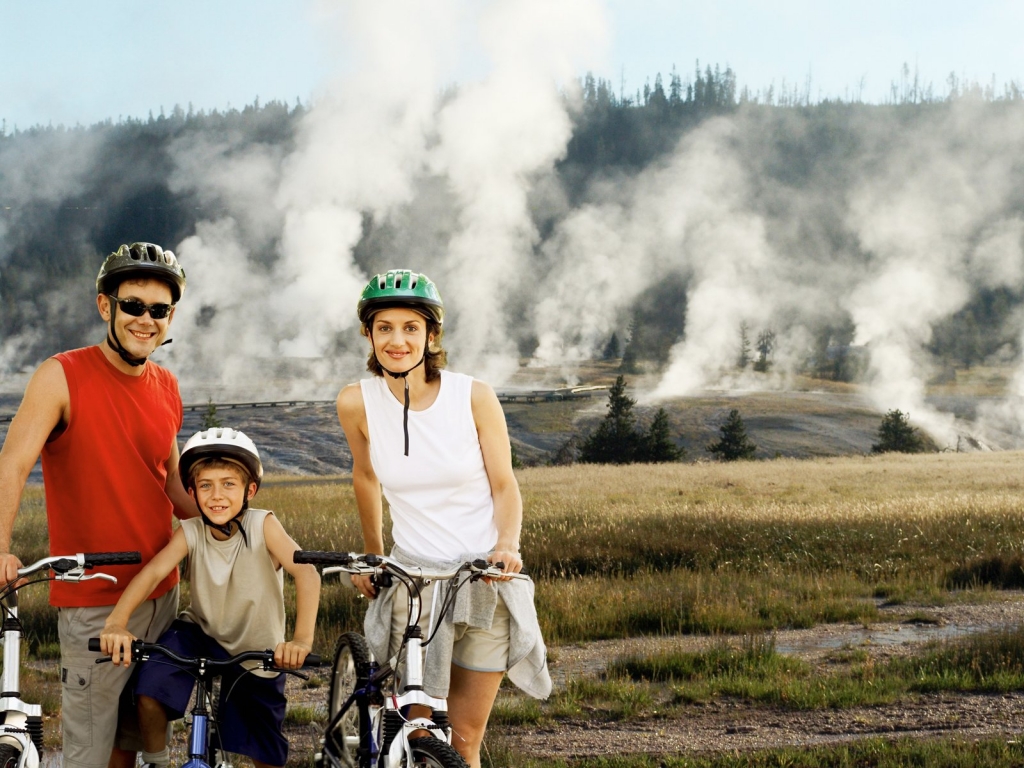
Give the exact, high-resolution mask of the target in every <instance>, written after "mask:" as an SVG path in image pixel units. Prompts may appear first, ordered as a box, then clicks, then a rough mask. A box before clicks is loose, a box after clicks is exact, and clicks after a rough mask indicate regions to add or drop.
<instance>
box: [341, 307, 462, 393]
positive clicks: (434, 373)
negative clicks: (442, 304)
mask: <svg viewBox="0 0 1024 768" xmlns="http://www.w3.org/2000/svg"><path fill="white" fill-rule="evenodd" d="M408 309H411V310H412V311H414V312H416V313H417V314H421V313H420V312H419V310H417V309H416V307H408ZM375 315H376V313H374V315H371V316H370V317H369V319H367V321H366V322H365V323H363V325H362V327H361V328H360V329H359V330H360V332H361V333H362V334H363V336H366V337H367V338H371V336H370V334H371V325H372V324H373V318H374V316H375ZM422 317H423V319H424V320H426V321H427V338H428V339H429V338H430V337H431V336H433V337H434V339H433V341H430V342H428V344H427V348H426V351H425V352H424V355H423V358H424V359H423V372H424V373H425V374H426V377H427V381H434V379H436V378H438V377H440V375H441V369H442V368H444V367H445V366H446V365H448V353H447V352H445V349H444V347H442V346H441V337H442V336H443V335H444V328H442V327H441V324H440V323H439V322H437V321H436V320H435V319H434V318H432V317H428V316H427V315H422ZM366 370H368V371H369V372H370V373H372V374H373V375H374V376H383V375H384V368H383V367H381V364H380V363H379V362H378V361H377V356H376V355H375V354H374V349H373V346H372V344H371V346H370V356H369V357H368V358H367V359H366Z"/></svg>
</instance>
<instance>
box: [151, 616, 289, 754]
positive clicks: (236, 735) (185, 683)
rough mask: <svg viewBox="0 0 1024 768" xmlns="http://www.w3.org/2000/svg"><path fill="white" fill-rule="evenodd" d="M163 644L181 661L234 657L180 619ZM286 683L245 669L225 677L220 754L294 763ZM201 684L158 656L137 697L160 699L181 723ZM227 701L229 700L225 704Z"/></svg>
mask: <svg viewBox="0 0 1024 768" xmlns="http://www.w3.org/2000/svg"><path fill="white" fill-rule="evenodd" d="M159 642H160V644H161V645H166V646H167V647H168V648H170V649H171V650H173V651H174V652H175V653H177V654H178V655H180V656H203V657H206V658H209V659H226V658H228V657H229V656H231V654H230V653H228V652H227V651H225V650H224V649H223V648H222V647H221V646H220V645H219V644H218V643H217V642H216V641H215V640H214V639H213V638H211V637H210V636H209V635H207V634H206V633H205V632H203V630H201V629H200V628H199V627H198V626H197V625H196V624H193V623H192V622H189V621H181V620H176V621H175V622H174V623H173V624H171V627H170V629H168V630H167V631H166V632H164V633H163V635H161V636H160V640H159ZM254 650H255V649H254ZM284 680H285V676H284V675H278V676H277V677H274V678H266V677H258V676H257V675H252V674H247V673H244V670H242V669H241V667H239V668H237V671H236V670H235V669H229V670H227V671H225V672H224V674H223V675H222V677H221V684H220V703H219V704H218V705H217V710H216V711H217V723H218V726H219V728H218V733H219V735H220V743H219V744H218V745H217V746H218V747H219V748H220V749H222V750H224V751H225V752H234V753H236V754H239V755H246V756H248V757H251V758H253V759H254V760H260V761H261V762H264V763H267V764H268V765H284V764H285V763H286V762H287V761H288V740H287V739H286V738H285V737H284V734H283V733H282V731H281V727H282V725H283V724H284V712H285V705H286V703H287V702H286V699H285V696H284ZM195 684H196V681H195V678H194V677H192V675H191V674H190V673H189V672H186V671H184V670H182V669H179V668H178V667H176V666H174V665H173V664H172V663H169V662H162V661H161V660H160V656H159V655H158V654H153V655H152V656H151V657H150V661H145V662H142V663H140V664H139V671H138V680H137V681H136V684H135V693H136V695H141V696H149V697H150V698H152V699H156V700H157V701H159V702H160V703H161V704H163V705H164V708H165V709H166V710H167V711H168V717H170V719H172V720H177V719H178V718H181V717H183V716H184V714H185V712H186V711H187V710H188V709H189V704H190V702H191V699H192V689H193V688H194V687H195ZM225 697H228V698H227V699H226V700H225Z"/></svg>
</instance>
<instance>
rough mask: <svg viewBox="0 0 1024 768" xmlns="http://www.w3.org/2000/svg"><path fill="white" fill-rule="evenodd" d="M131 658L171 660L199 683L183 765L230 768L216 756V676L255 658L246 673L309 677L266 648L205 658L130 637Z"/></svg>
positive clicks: (313, 659)
mask: <svg viewBox="0 0 1024 768" xmlns="http://www.w3.org/2000/svg"><path fill="white" fill-rule="evenodd" d="M89 650H90V651H96V652H98V651H99V650H100V639H99V638H98V637H93V638H90V639H89ZM106 661H110V658H109V657H107V658H103V659H97V660H96V663H97V664H101V663H103V662H106ZM132 661H135V662H139V661H144V662H154V663H158V664H170V665H171V666H175V667H178V668H179V669H184V670H186V671H187V672H189V673H190V674H191V675H192V676H193V677H194V678H195V679H196V682H197V683H198V685H196V691H195V696H194V698H193V702H194V703H193V706H192V711H191V720H192V725H191V729H190V731H189V738H188V760H187V761H186V762H185V763H184V764H183V765H182V768H230V763H228V762H227V761H226V760H224V759H220V758H219V757H218V756H219V755H220V756H222V755H224V754H225V753H224V750H223V749H222V748H221V742H220V737H219V734H218V733H217V718H216V714H215V711H214V709H215V708H214V704H213V684H214V680H215V679H216V678H218V677H220V676H221V675H223V674H224V673H225V672H227V671H228V670H229V669H237V667H238V665H239V664H241V663H242V662H245V661H257V662H259V666H257V667H254V668H253V669H246V674H248V673H250V672H253V671H255V670H257V669H260V670H265V671H273V672H284V673H285V674H286V675H294V676H295V677H299V678H302V679H303V680H306V679H308V676H307V675H305V674H303V673H302V672H299V671H297V670H294V669H281V668H280V667H277V666H275V665H274V651H273V650H271V649H269V648H268V649H267V650H265V651H243V652H242V653H239V654H236V655H234V656H231V657H230V658H227V659H208V658H203V657H199V656H196V657H191V656H179V655H178V654H177V653H175V652H174V651H172V650H171V649H170V648H167V647H165V646H163V645H160V644H159V643H146V642H143V641H142V640H133V641H132ZM320 665H321V660H320V657H319V656H318V655H316V654H313V653H311V654H309V655H308V656H306V661H305V663H304V665H303V666H304V667H318V666H320ZM229 694H230V691H229Z"/></svg>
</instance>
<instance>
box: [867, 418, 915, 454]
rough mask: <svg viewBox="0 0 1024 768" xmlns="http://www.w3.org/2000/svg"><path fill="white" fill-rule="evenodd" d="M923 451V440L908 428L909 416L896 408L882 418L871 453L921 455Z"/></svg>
mask: <svg viewBox="0 0 1024 768" xmlns="http://www.w3.org/2000/svg"><path fill="white" fill-rule="evenodd" d="M924 449H925V444H924V439H923V438H922V437H921V435H920V434H918V431H917V429H916V428H915V427H912V426H910V414H909V413H903V412H902V411H900V410H899V409H898V408H896V409H893V410H891V411H889V412H888V413H887V414H885V416H883V417H882V423H881V425H880V426H879V427H878V442H877V443H875V444H873V445H872V446H871V452H872V453H921V451H923V450H924Z"/></svg>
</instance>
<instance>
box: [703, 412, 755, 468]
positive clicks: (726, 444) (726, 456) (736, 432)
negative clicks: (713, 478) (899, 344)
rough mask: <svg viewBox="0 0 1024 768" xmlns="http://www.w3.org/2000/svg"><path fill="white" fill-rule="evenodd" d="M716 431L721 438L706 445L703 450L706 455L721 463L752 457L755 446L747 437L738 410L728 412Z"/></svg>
mask: <svg viewBox="0 0 1024 768" xmlns="http://www.w3.org/2000/svg"><path fill="white" fill-rule="evenodd" d="M718 431H719V432H720V433H721V435H722V436H721V437H720V438H719V439H718V440H717V441H716V442H714V443H710V444H708V446H707V447H706V448H705V450H706V451H707V452H708V453H710V454H712V455H714V456H715V458H717V459H719V460H721V461H736V460H737V459H751V458H753V457H754V451H756V450H757V446H756V445H754V443H752V442H751V441H750V438H748V437H747V428H746V426H744V424H743V419H741V418H740V412H739V411H738V410H736V409H735V408H733V409H732V410H731V411H729V417H728V418H727V419H726V420H725V424H723V425H722V426H721V427H719V430H718Z"/></svg>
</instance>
